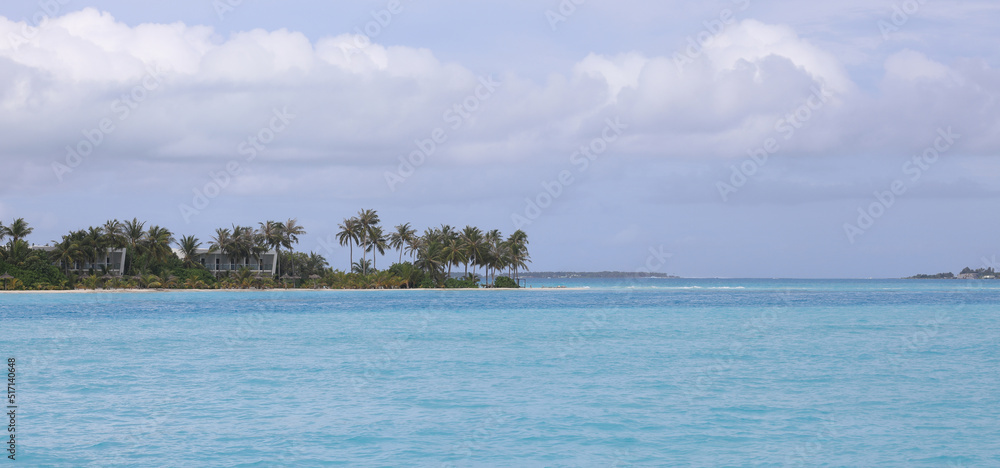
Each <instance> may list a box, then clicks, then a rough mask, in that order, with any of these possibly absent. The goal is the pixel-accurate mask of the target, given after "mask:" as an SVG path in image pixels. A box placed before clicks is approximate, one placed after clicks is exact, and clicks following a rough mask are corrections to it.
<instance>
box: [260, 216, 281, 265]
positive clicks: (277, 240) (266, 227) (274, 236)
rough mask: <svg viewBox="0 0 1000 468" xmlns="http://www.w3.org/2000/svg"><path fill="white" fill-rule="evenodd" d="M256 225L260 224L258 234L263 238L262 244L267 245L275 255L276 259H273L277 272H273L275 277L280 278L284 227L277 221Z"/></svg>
mask: <svg viewBox="0 0 1000 468" xmlns="http://www.w3.org/2000/svg"><path fill="white" fill-rule="evenodd" d="M258 224H260V230H259V232H260V235H261V236H262V237H263V239H264V242H265V243H266V244H267V246H268V247H270V248H272V249H274V252H275V255H276V256H277V257H278V258H276V259H275V260H276V262H277V265H278V270H277V271H276V272H275V275H278V276H280V275H281V246H282V244H284V241H285V236H284V230H285V225H284V224H283V223H280V222H278V221H267V222H264V223H258Z"/></svg>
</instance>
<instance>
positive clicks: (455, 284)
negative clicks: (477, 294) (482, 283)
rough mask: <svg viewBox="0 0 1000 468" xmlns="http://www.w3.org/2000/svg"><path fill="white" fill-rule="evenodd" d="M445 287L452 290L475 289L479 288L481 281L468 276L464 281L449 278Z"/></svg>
mask: <svg viewBox="0 0 1000 468" xmlns="http://www.w3.org/2000/svg"><path fill="white" fill-rule="evenodd" d="M444 287H446V288H450V289H459V288H464V289H475V288H478V287H479V279H478V278H475V277H473V276H466V277H465V278H462V279H456V278H448V279H447V280H446V281H445V282H444Z"/></svg>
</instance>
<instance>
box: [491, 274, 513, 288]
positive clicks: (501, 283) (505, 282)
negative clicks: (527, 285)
mask: <svg viewBox="0 0 1000 468" xmlns="http://www.w3.org/2000/svg"><path fill="white" fill-rule="evenodd" d="M496 287H498V288H517V287H518V286H517V281H514V280H512V279H510V278H508V277H506V276H501V277H499V278H497V282H496Z"/></svg>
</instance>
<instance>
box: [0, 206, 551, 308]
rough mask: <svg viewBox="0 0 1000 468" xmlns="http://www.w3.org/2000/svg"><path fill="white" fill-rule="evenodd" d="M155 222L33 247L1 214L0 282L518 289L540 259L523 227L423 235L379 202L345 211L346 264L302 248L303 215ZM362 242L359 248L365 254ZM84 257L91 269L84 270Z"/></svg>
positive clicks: (19, 226) (9, 285)
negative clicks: (272, 267)
mask: <svg viewBox="0 0 1000 468" xmlns="http://www.w3.org/2000/svg"><path fill="white" fill-rule="evenodd" d="M147 224H148V223H147V222H145V221H139V220H138V219H137V218H133V219H132V220H131V221H119V220H110V221H107V222H105V223H104V224H103V225H100V226H91V227H88V228H87V229H80V230H76V231H71V232H69V233H68V234H66V235H63V236H62V238H61V240H59V241H53V243H54V247H53V248H51V249H49V250H50V251H45V250H40V249H32V248H31V247H30V246H29V244H28V242H27V241H26V238H27V236H28V235H30V234H31V233H32V232H33V228H31V227H30V226H29V225H28V223H27V222H26V221H25V220H24V219H23V218H19V219H15V220H14V221H13V222H12V223H11V224H10V225H9V226H4V225H3V223H2V222H0V242H3V241H4V240H5V239H9V242H7V243H6V244H3V245H2V246H0V285H2V287H3V288H4V289H40V290H44V289H78V288H89V289H100V288H189V289H214V288H274V287H313V288H338V289H341V288H351V289H371V288H379V289H384V288H414V287H421V288H441V287H452V288H454V287H480V286H485V287H517V284H518V276H519V273H520V272H522V271H526V270H527V269H528V264H529V263H530V262H531V257H530V255H529V253H528V248H527V246H528V237H527V234H526V233H524V231H521V230H518V231H515V232H514V233H512V234H511V235H510V236H507V237H506V238H505V237H503V236H502V235H501V233H500V231H499V230H496V229H494V230H490V231H483V230H481V229H480V228H478V227H474V226H466V227H465V228H463V229H461V230H458V229H456V228H453V227H451V226H449V225H442V226H440V227H436V228H427V229H425V230H424V232H423V234H420V235H418V234H417V231H416V229H414V228H413V227H412V226H411V224H410V223H405V224H400V225H397V226H395V227H394V228H392V230H391V231H390V232H386V230H385V229H384V228H383V227H382V225H381V220H380V218H379V215H378V213H377V212H376V211H375V210H370V209H365V210H361V211H359V212H358V214H357V215H356V216H352V217H348V218H345V219H344V220H343V222H342V223H340V225H339V231H338V232H337V235H336V238H337V240H338V242H339V244H340V245H341V246H344V247H348V249H349V259H350V260H349V261H350V264H349V265H348V268H347V269H346V270H339V269H333V268H331V267H330V266H329V263H328V262H327V260H326V259H325V258H324V257H323V256H322V255H319V254H317V253H315V252H309V253H308V254H307V253H303V252H296V251H295V250H294V249H295V246H296V245H297V244H298V243H299V238H300V236H303V235H305V234H306V230H305V229H304V227H303V226H301V225H300V224H299V223H298V221H297V220H296V219H288V220H286V221H273V220H269V221H263V222H260V223H258V225H257V226H256V227H253V226H240V225H232V226H231V227H224V228H219V229H216V230H215V233H214V235H213V236H212V237H211V238H210V239H209V240H208V241H205V242H203V241H202V240H200V239H199V238H197V237H196V236H193V235H185V236H181V237H179V238H177V237H175V235H174V233H173V232H172V231H170V230H169V229H167V228H165V227H162V226H159V225H153V224H149V225H147ZM174 247H176V248H177V254H176V255H175V253H174V249H173V248H174ZM203 248H207V251H208V252H209V253H220V254H223V255H225V257H226V258H227V259H228V260H229V261H230V262H232V263H234V264H236V268H234V269H231V270H230V269H228V268H227V269H226V270H225V271H210V270H209V269H208V268H206V266H204V265H202V264H201V262H200V261H199V257H200V253H201V252H204V250H202V249H203ZM119 249H124V250H125V252H126V255H125V264H124V268H122V269H121V271H118V265H108V264H107V263H106V262H104V259H105V258H106V256H107V255H108V252H109V251H112V250H119ZM355 249H357V250H358V253H359V254H360V258H358V259H357V261H355ZM393 250H395V251H396V252H395V253H396V254H398V256H397V257H396V258H397V259H398V261H397V262H394V263H392V264H391V265H390V266H389V267H388V268H386V269H384V270H379V269H378V263H377V262H378V260H379V258H380V257H384V256H385V255H386V254H387V252H388V253H389V255H393V252H392V251H393ZM270 251H274V252H275V255H276V256H277V268H276V271H275V272H274V274H273V275H262V274H261V271H260V269H252V268H251V265H254V264H256V265H259V264H260V262H261V259H262V257H263V255H264V254H265V253H267V252H270ZM369 254H370V256H369ZM404 259H405V260H406V261H404ZM84 264H86V265H88V266H89V268H87V269H86V271H80V266H81V265H84ZM459 266H461V267H462V268H463V275H462V276H461V277H456V275H453V274H452V273H453V268H457V267H459ZM480 272H481V273H482V274H481V275H480ZM484 279H485V281H483V280H484Z"/></svg>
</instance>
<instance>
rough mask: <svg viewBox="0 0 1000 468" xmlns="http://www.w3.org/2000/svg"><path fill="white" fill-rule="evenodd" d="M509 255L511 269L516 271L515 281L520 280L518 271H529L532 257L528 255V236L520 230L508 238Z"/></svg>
mask: <svg viewBox="0 0 1000 468" xmlns="http://www.w3.org/2000/svg"><path fill="white" fill-rule="evenodd" d="M506 250H507V254H508V255H509V260H508V261H509V265H508V266H509V267H510V268H511V269H513V271H514V281H517V280H518V276H517V270H518V269H519V268H523V269H525V270H527V269H528V263H529V262H531V256H530V255H528V235H527V234H525V232H524V231H522V230H520V229H518V230H517V231H514V233H513V234H511V235H510V237H509V238H507V249H506Z"/></svg>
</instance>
